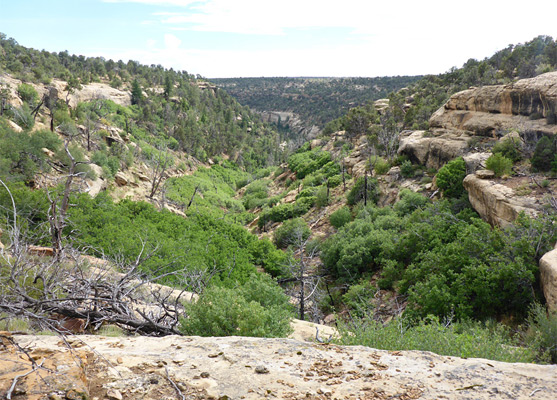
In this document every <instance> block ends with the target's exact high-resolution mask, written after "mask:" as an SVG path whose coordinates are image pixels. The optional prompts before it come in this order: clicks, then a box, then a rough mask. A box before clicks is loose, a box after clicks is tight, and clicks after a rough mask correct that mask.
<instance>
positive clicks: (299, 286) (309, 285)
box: [278, 229, 321, 320]
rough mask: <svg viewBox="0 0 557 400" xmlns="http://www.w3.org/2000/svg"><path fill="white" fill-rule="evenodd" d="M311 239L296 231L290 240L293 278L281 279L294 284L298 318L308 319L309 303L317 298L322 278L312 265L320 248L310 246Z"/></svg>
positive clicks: (290, 262) (290, 267) (282, 281)
mask: <svg viewBox="0 0 557 400" xmlns="http://www.w3.org/2000/svg"><path fill="white" fill-rule="evenodd" d="M310 238H311V237H308V238H304V237H303V231H302V229H296V230H295V231H294V233H293V235H292V237H291V239H290V242H291V245H292V251H293V252H292V254H291V256H290V257H289V258H288V265H287V266H288V269H289V270H290V274H291V277H289V278H283V279H280V280H279V281H278V282H279V283H283V284H284V283H294V284H295V289H294V293H295V297H296V298H297V300H298V318H300V319H301V320H304V319H305V317H306V310H307V301H308V300H310V299H313V298H315V294H316V293H317V290H318V286H319V282H320V279H321V276H319V275H318V274H314V271H312V270H311V263H312V261H313V260H314V259H316V257H317V256H318V254H319V247H318V246H316V245H313V246H308V244H309V241H310Z"/></svg>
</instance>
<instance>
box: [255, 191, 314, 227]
mask: <svg viewBox="0 0 557 400" xmlns="http://www.w3.org/2000/svg"><path fill="white" fill-rule="evenodd" d="M314 204H315V197H314V196H312V197H301V198H299V199H298V200H296V202H295V203H284V204H279V205H277V206H274V207H272V208H268V209H264V210H263V211H262V212H261V214H259V220H258V221H257V223H258V226H259V227H260V228H262V227H263V226H265V224H267V223H268V222H282V221H286V220H287V219H290V218H296V217H300V216H302V215H304V214H305V213H307V212H308V211H309V209H310V208H311V207H313V205H314Z"/></svg>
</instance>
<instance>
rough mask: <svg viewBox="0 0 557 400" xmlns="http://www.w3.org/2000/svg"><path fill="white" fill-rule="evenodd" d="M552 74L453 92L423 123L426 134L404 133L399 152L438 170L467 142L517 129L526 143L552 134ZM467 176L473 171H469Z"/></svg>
mask: <svg viewBox="0 0 557 400" xmlns="http://www.w3.org/2000/svg"><path fill="white" fill-rule="evenodd" d="M556 113H557V72H550V73H547V74H543V75H540V76H537V77H535V78H531V79H522V80H519V81H518V82H515V83H511V84H508V85H495V86H483V87H479V88H471V89H468V90H464V91H462V92H459V93H456V94H454V95H453V96H451V98H450V99H449V100H448V101H447V102H446V103H445V105H444V106H443V107H441V108H440V109H439V110H437V111H436V112H435V113H434V114H433V115H432V116H431V119H430V121H429V125H430V130H429V131H428V132H422V131H418V132H407V133H406V134H405V135H403V137H402V139H401V146H400V149H399V153H400V154H406V155H407V156H408V157H409V158H410V159H411V160H412V161H414V162H418V163H420V164H423V165H426V166H427V167H430V168H436V169H438V168H440V167H441V166H442V165H443V164H445V163H446V162H447V161H449V160H451V159H452V158H455V157H458V156H462V155H464V154H466V153H468V152H470V151H472V150H470V149H469V147H470V146H469V144H470V139H471V138H473V137H479V138H480V139H493V140H495V139H498V138H499V137H501V136H502V135H504V134H505V133H506V132H508V131H510V130H513V129H514V130H519V131H520V133H521V135H522V136H524V137H525V138H526V139H527V140H528V139H529V140H533V139H537V138H539V137H541V135H544V134H545V135H554V134H557V124H555V123H548V121H549V122H554V121H552V119H553V118H554V115H555V114H556ZM470 172H473V171H470Z"/></svg>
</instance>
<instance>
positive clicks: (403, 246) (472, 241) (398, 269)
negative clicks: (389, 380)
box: [321, 194, 557, 319]
mask: <svg viewBox="0 0 557 400" xmlns="http://www.w3.org/2000/svg"><path fill="white" fill-rule="evenodd" d="M418 196H420V195H418V194H413V195H409V194H407V195H404V196H402V198H401V200H400V201H399V203H397V206H395V207H394V208H389V207H387V208H376V207H373V206H370V207H366V208H363V209H362V210H361V211H360V213H359V214H358V216H357V217H356V219H355V220H354V221H353V222H350V223H348V224H346V225H344V227H342V228H341V229H340V230H339V231H338V233H337V234H336V235H334V236H332V237H330V238H329V239H328V240H326V241H325V243H323V245H322V256H321V258H322V260H323V263H324V266H325V268H326V271H327V272H328V273H329V274H331V275H332V276H333V277H335V278H336V279H339V280H340V281H341V282H347V283H350V284H353V283H355V282H357V281H359V280H360V279H361V278H362V277H370V276H371V275H372V274H374V273H376V272H380V280H379V282H378V284H379V286H380V287H381V288H396V289H397V291H398V292H399V293H400V294H406V295H408V307H407V309H406V314H407V315H409V316H415V317H426V316H428V315H437V316H440V317H443V316H447V315H451V314H453V313H454V315H455V316H456V317H457V318H458V319H461V318H477V319H485V318H491V317H497V316H500V315H510V314H512V315H515V316H517V317H518V316H522V317H524V316H525V315H526V314H527V311H528V307H529V305H530V304H531V303H532V302H533V301H534V300H535V295H534V293H535V291H534V288H535V287H536V285H535V282H536V273H537V270H538V267H537V257H539V256H541V254H543V252H544V251H546V250H548V249H550V248H551V246H552V243H553V242H554V241H555V239H556V238H557V232H556V231H555V229H554V228H553V227H552V225H551V223H552V222H551V221H550V220H547V221H545V220H530V219H528V218H526V217H524V216H523V217H521V218H519V220H517V222H516V223H515V225H514V226H513V228H512V229H508V230H506V231H499V230H494V229H492V228H491V227H490V226H489V225H488V224H487V223H485V222H483V221H482V220H480V219H479V218H477V217H474V216H473V215H472V214H471V213H470V211H469V210H465V211H462V212H460V213H458V214H454V213H453V212H452V211H451V205H450V203H449V202H448V201H440V202H437V203H433V204H430V203H428V202H427V200H424V199H422V200H421V201H419V200H418V199H417V198H418ZM401 203H402V205H399V204H401ZM527 231H528V232H532V235H531V236H525V235H524V232H527ZM538 243H540V245H541V246H540V247H538Z"/></svg>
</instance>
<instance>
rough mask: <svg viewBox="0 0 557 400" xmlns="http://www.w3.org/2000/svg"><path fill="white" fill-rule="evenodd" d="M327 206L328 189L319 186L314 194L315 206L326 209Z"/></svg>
mask: <svg viewBox="0 0 557 400" xmlns="http://www.w3.org/2000/svg"><path fill="white" fill-rule="evenodd" d="M328 204H329V189H327V186H321V187H320V188H319V189H317V193H316V194H315V206H316V207H318V208H323V207H326V206H327V205H328Z"/></svg>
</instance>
